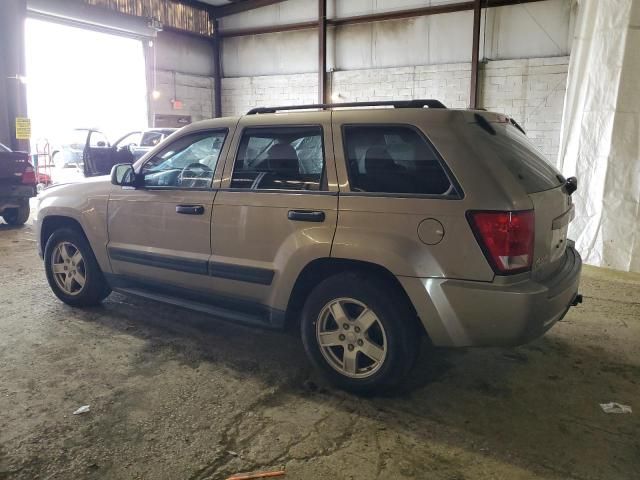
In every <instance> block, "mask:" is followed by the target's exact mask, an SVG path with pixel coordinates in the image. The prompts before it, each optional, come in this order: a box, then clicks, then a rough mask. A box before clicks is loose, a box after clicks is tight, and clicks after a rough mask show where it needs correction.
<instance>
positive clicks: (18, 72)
mask: <svg viewBox="0 0 640 480" xmlns="http://www.w3.org/2000/svg"><path fill="white" fill-rule="evenodd" d="M26 18H27V2H26V0H3V1H2V2H1V5H0V45H2V47H0V50H1V51H0V117H1V118H0V141H1V142H3V143H6V144H7V146H9V147H11V148H12V149H14V150H27V151H28V150H29V142H28V141H27V140H17V139H16V117H26V116H27V89H26V86H25V84H24V79H25V78H26V77H25V41H24V34H25V32H24V24H25V19H26Z"/></svg>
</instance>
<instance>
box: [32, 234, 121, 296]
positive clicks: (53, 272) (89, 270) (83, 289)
mask: <svg viewBox="0 0 640 480" xmlns="http://www.w3.org/2000/svg"><path fill="white" fill-rule="evenodd" d="M44 262H45V271H46V274H47V280H48V282H49V286H50V287H51V290H53V293H55V294H56V296H57V297H58V298H59V299H60V300H62V301H63V302H65V303H67V304H69V305H72V306H74V307H86V306H91V305H97V304H99V303H100V302H101V301H102V300H104V299H105V298H106V297H107V296H108V295H109V294H110V293H111V289H110V288H109V286H108V285H107V282H106V281H105V279H104V275H103V274H102V271H101V270H100V266H99V265H98V262H97V261H96V259H95V256H94V255H93V251H92V250H91V247H90V246H89V242H87V240H86V238H85V237H84V235H83V234H82V233H81V232H78V231H77V230H76V229H72V228H61V229H59V230H56V231H55V232H54V233H53V234H52V235H51V237H49V240H48V241H47V245H46V247H45V251H44Z"/></svg>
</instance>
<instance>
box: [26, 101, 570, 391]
mask: <svg viewBox="0 0 640 480" xmlns="http://www.w3.org/2000/svg"><path fill="white" fill-rule="evenodd" d="M339 106H340V107H342V108H331V107H332V106H330V105H323V106H303V107H284V108H261V109H255V110H252V111H251V112H249V114H247V115H245V116H243V117H240V118H221V119H215V120H207V121H203V122H198V123H195V124H193V125H190V126H188V127H185V128H183V129H181V130H180V131H178V132H176V133H174V134H173V135H171V136H170V137H169V138H168V139H166V140H165V141H164V142H162V143H161V144H160V145H159V146H157V147H156V148H154V149H153V150H152V151H151V152H149V153H147V154H146V155H145V156H144V157H142V158H141V159H140V160H139V161H137V162H136V163H135V165H129V164H120V165H117V166H115V167H114V169H113V171H112V175H111V179H108V178H105V177H102V178H94V179H90V180H88V181H86V182H84V183H79V184H74V185H67V186H60V187H53V188H49V189H47V190H46V192H45V193H44V194H43V195H42V196H41V199H40V206H39V212H38V218H37V226H38V239H39V246H40V251H41V255H42V256H43V257H44V261H45V266H46V274H47V279H48V281H49V284H50V285H51V288H52V289H53V291H54V293H55V294H56V295H57V296H58V297H59V298H60V299H61V300H62V301H64V302H66V303H68V304H70V305H74V306H85V305H94V304H96V303H98V302H100V301H101V300H103V299H104V298H105V297H106V296H107V295H109V293H110V292H111V290H116V291H118V292H122V293H126V294H133V295H138V296H141V297H145V298H150V299H154V300H160V301H163V302H167V303H171V304H174V305H179V306H182V307H186V308H190V309H193V310H198V311H201V312H208V313H211V314H213V315H215V316H217V317H225V318H227V319H229V320H232V321H238V322H244V323H251V324H255V325H263V326H266V327H275V328H281V327H284V326H285V325H287V324H289V322H299V323H300V326H301V332H302V340H303V342H304V346H305V348H306V351H307V353H308V355H309V357H310V359H311V360H312V361H313V363H314V364H315V365H317V366H318V367H319V368H320V369H322V370H323V371H324V372H325V373H326V374H327V375H328V376H329V377H330V378H331V379H332V380H333V381H334V382H335V383H337V384H338V385H339V386H341V387H343V388H347V389H350V390H354V391H361V392H362V391H368V390H372V389H375V388H380V387H388V386H391V385H393V384H396V383H397V382H399V381H400V380H401V379H402V378H403V377H404V376H405V375H406V374H407V373H408V371H409V370H410V369H411V367H412V365H413V363H414V360H415V358H416V356H417V353H418V349H419V344H420V338H421V336H422V335H423V334H424V335H427V337H428V339H429V341H430V342H431V343H432V344H434V345H436V346H447V347H465V346H503V345H516V344H520V343H522V342H526V341H528V340H530V339H533V338H535V337H538V336H540V335H542V334H543V333H544V332H545V331H546V330H547V329H549V328H550V327H551V326H552V325H553V324H554V323H555V322H556V321H558V320H560V319H561V318H562V317H563V316H564V315H565V313H566V312H567V310H568V308H569V307H570V306H571V305H573V304H576V303H577V302H579V301H580V299H581V297H580V296H579V295H578V284H579V278H580V270H581V259H580V256H579V254H578V253H577V252H576V250H575V249H574V247H573V243H572V242H571V241H569V240H567V239H566V234H567V226H568V225H569V222H570V221H571V219H572V217H573V206H572V202H571V196H570V195H571V193H572V192H573V191H574V190H575V187H576V182H575V179H569V180H565V179H564V178H563V177H562V176H561V175H560V174H559V173H558V172H557V171H556V170H555V169H554V168H553V167H552V166H550V165H549V164H548V163H547V162H546V161H545V160H544V159H543V157H542V156H541V154H539V153H538V152H537V151H536V150H535V148H534V147H533V146H532V144H531V143H530V142H529V140H527V138H526V136H525V135H524V132H522V129H521V128H520V127H519V126H518V125H517V124H516V123H515V122H514V121H513V120H511V119H509V118H507V117H504V116H502V115H498V114H492V113H487V112H482V111H472V110H450V109H446V108H445V107H444V106H443V105H442V104H440V103H439V102H437V101H433V100H425V101H411V102H395V103H394V102H378V103H375V104H341V105H339ZM382 106H388V107H389V108H380V107H382ZM333 107H338V106H337V105H336V106H333ZM345 107H353V108H345ZM363 107H369V108H363ZM370 107H376V108H370ZM424 107H429V108H424ZM303 108H304V109H306V110H305V111H289V112H285V110H296V109H303ZM277 111H282V112H281V113H276V112H277Z"/></svg>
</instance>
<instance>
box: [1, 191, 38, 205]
mask: <svg viewBox="0 0 640 480" xmlns="http://www.w3.org/2000/svg"><path fill="white" fill-rule="evenodd" d="M35 196H36V187H35V185H33V186H32V185H4V186H0V211H2V210H4V209H5V208H18V207H19V206H20V205H23V204H24V203H25V202H27V201H29V198H31V197H35Z"/></svg>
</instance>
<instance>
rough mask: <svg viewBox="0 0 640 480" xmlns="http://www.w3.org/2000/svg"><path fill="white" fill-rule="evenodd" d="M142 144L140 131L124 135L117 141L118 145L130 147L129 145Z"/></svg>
mask: <svg viewBox="0 0 640 480" xmlns="http://www.w3.org/2000/svg"><path fill="white" fill-rule="evenodd" d="M139 144H140V132H132V133H130V134H129V135H127V136H126V137H122V138H121V139H120V140H118V142H117V143H116V145H115V146H116V147H118V148H121V147H128V146H129V145H134V146H138V145H139Z"/></svg>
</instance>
